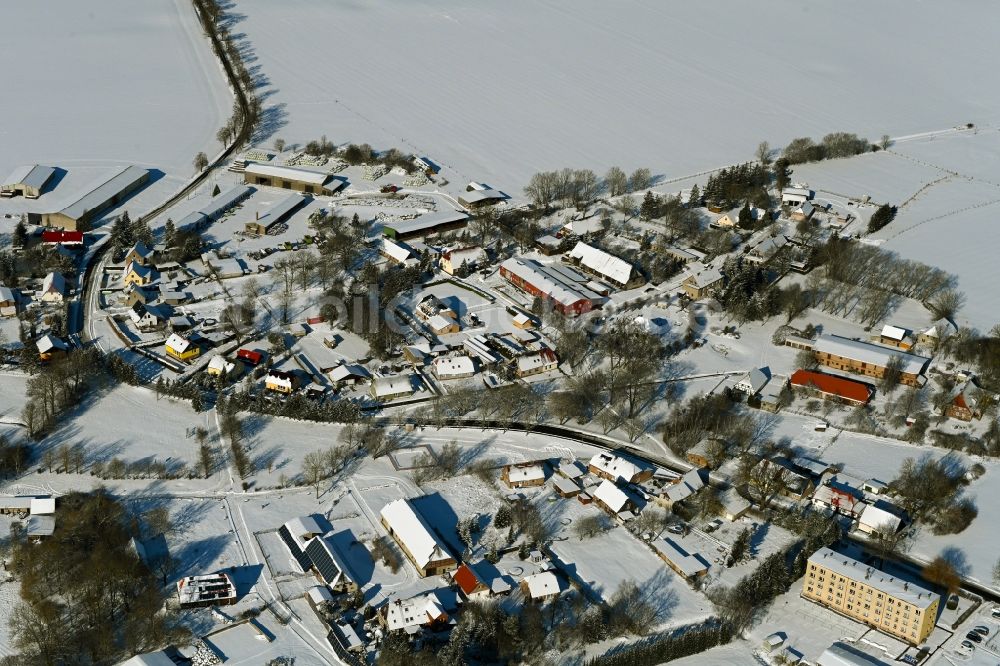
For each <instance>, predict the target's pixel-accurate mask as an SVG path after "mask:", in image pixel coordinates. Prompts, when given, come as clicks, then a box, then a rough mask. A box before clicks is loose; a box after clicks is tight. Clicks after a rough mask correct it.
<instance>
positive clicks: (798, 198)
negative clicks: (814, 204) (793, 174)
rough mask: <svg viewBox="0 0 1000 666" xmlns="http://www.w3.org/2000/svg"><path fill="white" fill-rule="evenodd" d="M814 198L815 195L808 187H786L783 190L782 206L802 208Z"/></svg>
mask: <svg viewBox="0 0 1000 666" xmlns="http://www.w3.org/2000/svg"><path fill="white" fill-rule="evenodd" d="M814 196H815V193H814V192H813V191H812V190H810V189H809V188H807V187H786V188H785V189H783V190H781V205H782V206H789V205H794V206H800V205H802V204H804V203H805V202H807V201H810V200H811V199H812V198H813V197H814Z"/></svg>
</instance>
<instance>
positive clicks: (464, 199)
mask: <svg viewBox="0 0 1000 666" xmlns="http://www.w3.org/2000/svg"><path fill="white" fill-rule="evenodd" d="M506 198H507V195H506V194H504V193H503V192H501V191H500V190H494V189H493V188H492V187H486V188H482V189H477V188H473V189H471V190H469V191H468V192H462V193H461V194H459V195H458V203H460V204H462V205H463V206H465V207H466V208H468V209H469V210H475V209H476V208H484V207H486V206H492V205H494V204H498V203H500V202H501V201H503V200H504V199H506Z"/></svg>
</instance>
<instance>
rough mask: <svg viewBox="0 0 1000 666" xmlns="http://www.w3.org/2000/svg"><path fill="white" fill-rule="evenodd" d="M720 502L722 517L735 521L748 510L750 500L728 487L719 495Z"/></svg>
mask: <svg viewBox="0 0 1000 666" xmlns="http://www.w3.org/2000/svg"><path fill="white" fill-rule="evenodd" d="M719 501H720V502H721V503H722V517H723V518H725V519H726V520H728V521H729V522H735V521H737V520H739V519H740V518H742V517H743V516H745V515H746V514H747V512H748V511H749V510H750V502H748V501H746V500H745V499H743V498H742V497H740V495H739V493H737V492H736V491H735V490H733V489H729V490H727V491H726V492H724V493H722V495H720V496H719Z"/></svg>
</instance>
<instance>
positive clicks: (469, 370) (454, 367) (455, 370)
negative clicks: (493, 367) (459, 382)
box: [431, 356, 476, 379]
mask: <svg viewBox="0 0 1000 666" xmlns="http://www.w3.org/2000/svg"><path fill="white" fill-rule="evenodd" d="M431 368H432V370H433V372H434V376H435V377H437V378H438V379H464V378H466V377H471V376H472V375H474V374H476V364H475V363H473V361H472V359H471V358H469V357H468V356H439V357H438V358H436V359H434V361H433V362H432V363H431Z"/></svg>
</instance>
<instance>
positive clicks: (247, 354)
mask: <svg viewBox="0 0 1000 666" xmlns="http://www.w3.org/2000/svg"><path fill="white" fill-rule="evenodd" d="M236 358H238V359H239V360H241V361H246V362H247V363H249V364H250V365H252V366H254V367H256V366H258V365H260V362H261V361H263V360H264V355H263V354H261V353H260V352H259V351H254V350H252V349H241V350H239V351H238V352H236Z"/></svg>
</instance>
